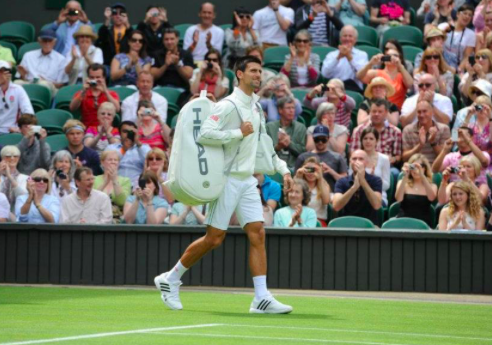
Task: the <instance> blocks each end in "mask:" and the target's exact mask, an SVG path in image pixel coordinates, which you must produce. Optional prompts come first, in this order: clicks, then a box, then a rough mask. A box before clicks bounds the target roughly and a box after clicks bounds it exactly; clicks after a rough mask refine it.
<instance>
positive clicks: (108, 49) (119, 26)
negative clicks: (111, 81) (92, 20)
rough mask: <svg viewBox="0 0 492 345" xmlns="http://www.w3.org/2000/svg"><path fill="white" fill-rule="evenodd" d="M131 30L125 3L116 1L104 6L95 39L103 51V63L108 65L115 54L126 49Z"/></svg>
mask: <svg viewBox="0 0 492 345" xmlns="http://www.w3.org/2000/svg"><path fill="white" fill-rule="evenodd" d="M111 24H112V25H111ZM132 31H133V28H132V26H131V25H130V22H129V20H128V13H127V12H126V6H125V4H123V3H121V2H117V3H114V4H113V5H111V7H106V8H105V10H104V24H103V25H101V27H100V28H99V31H98V33H97V35H98V39H97V41H96V46H98V47H99V48H101V50H102V52H103V57H104V65H106V66H109V65H110V64H111V61H112V60H113V58H114V56H115V55H116V54H119V53H121V52H123V51H126V50H128V38H129V37H130V36H131V34H132Z"/></svg>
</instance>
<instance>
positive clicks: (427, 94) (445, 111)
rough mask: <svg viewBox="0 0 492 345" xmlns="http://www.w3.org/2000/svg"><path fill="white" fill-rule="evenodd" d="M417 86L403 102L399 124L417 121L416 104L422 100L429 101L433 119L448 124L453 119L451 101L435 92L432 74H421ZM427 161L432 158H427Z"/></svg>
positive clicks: (404, 125)
mask: <svg viewBox="0 0 492 345" xmlns="http://www.w3.org/2000/svg"><path fill="white" fill-rule="evenodd" d="M417 86H418V87H419V92H418V93H417V94H416V95H414V96H412V97H410V98H407V99H406V100H405V103H403V106H402V108H401V116H400V122H401V125H402V126H403V127H404V128H405V127H406V126H408V125H409V124H412V123H415V122H417V118H418V116H417V104H418V103H419V102H420V101H423V100H425V101H427V102H429V104H431V106H432V107H433V109H432V113H433V114H434V118H433V120H434V121H436V122H439V123H442V124H445V125H448V124H449V123H450V122H451V120H452V119H453V103H452V102H451V99H450V98H449V97H447V96H443V95H441V94H440V93H436V87H437V81H436V78H435V77H434V76H433V75H432V74H428V73H426V74H423V75H422V76H421V77H420V82H419V84H418V85H417ZM448 128H449V127H448ZM427 158H429V157H427ZM429 161H432V160H431V159H429Z"/></svg>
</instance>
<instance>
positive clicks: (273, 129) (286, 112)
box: [266, 97, 306, 169]
mask: <svg viewBox="0 0 492 345" xmlns="http://www.w3.org/2000/svg"><path fill="white" fill-rule="evenodd" d="M278 112H279V114H280V120H278V121H273V122H269V123H267V125H266V131H267V133H268V135H269V136H270V137H271V138H272V140H273V145H274V147H275V151H276V152H277V155H278V157H279V158H280V159H282V160H283V161H285V162H286V163H287V166H288V167H289V168H290V169H293V168H294V165H295V162H296V159H297V157H298V156H299V155H300V154H301V153H303V152H304V151H305V150H306V127H305V126H304V125H303V124H302V123H300V122H298V121H296V120H295V102H294V99H293V98H292V97H284V98H281V99H279V100H278Z"/></svg>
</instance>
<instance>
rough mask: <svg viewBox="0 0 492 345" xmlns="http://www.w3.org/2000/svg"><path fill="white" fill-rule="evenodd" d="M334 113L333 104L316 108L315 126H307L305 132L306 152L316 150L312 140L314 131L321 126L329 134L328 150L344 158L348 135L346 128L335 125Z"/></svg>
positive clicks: (324, 104)
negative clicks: (326, 129)
mask: <svg viewBox="0 0 492 345" xmlns="http://www.w3.org/2000/svg"><path fill="white" fill-rule="evenodd" d="M336 113H337V107H336V106H335V105H334V104H333V103H330V102H323V103H321V104H320V105H319V106H318V110H316V120H317V121H316V125H314V126H309V127H308V129H307V132H306V151H312V150H314V149H315V148H316V144H315V143H314V138H313V133H314V129H315V128H316V127H317V126H319V125H322V126H325V127H327V128H328V133H329V134H330V135H329V140H328V149H329V150H330V151H333V152H336V153H339V154H340V155H342V157H344V158H345V147H346V145H347V140H348V138H349V136H350V133H349V130H348V129H347V127H345V126H342V125H339V124H336V123H335V117H336Z"/></svg>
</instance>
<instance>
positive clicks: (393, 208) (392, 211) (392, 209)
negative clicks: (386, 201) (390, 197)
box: [388, 202, 400, 219]
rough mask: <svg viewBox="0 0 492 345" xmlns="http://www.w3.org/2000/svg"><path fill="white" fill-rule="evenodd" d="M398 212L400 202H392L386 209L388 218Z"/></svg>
mask: <svg viewBox="0 0 492 345" xmlns="http://www.w3.org/2000/svg"><path fill="white" fill-rule="evenodd" d="M398 212H400V203H399V202H394V203H393V204H392V205H391V206H390V208H389V210H388V218H390V219H391V218H395V217H396V216H397V215H398Z"/></svg>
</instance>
